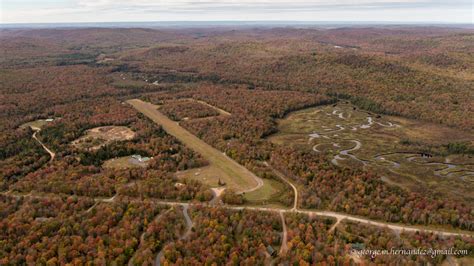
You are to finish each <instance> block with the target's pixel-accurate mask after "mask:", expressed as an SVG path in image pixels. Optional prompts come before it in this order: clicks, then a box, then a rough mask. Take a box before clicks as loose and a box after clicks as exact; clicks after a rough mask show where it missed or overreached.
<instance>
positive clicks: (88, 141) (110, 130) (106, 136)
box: [72, 126, 135, 150]
mask: <svg viewBox="0 0 474 266" xmlns="http://www.w3.org/2000/svg"><path fill="white" fill-rule="evenodd" d="M134 137H135V132H133V131H132V130H131V129H129V128H128V127H123V126H104V127H96V128H92V129H89V130H87V131H86V134H85V135H84V136H82V137H80V138H78V139H77V140H75V141H73V142H72V144H73V145H74V146H77V147H80V148H83V149H91V150H95V149H98V148H100V147H101V146H103V145H107V144H108V143H110V142H112V141H121V140H131V139H133V138H134Z"/></svg>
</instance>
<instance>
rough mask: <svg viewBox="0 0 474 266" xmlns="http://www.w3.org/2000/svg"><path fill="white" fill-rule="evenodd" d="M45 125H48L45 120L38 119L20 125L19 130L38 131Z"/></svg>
mask: <svg viewBox="0 0 474 266" xmlns="http://www.w3.org/2000/svg"><path fill="white" fill-rule="evenodd" d="M47 123H48V121H46V120H45V119H38V120H35V121H31V122H28V123H25V124H23V125H21V126H20V128H26V127H30V128H32V129H35V130H39V129H41V128H43V127H44V126H45V125H46V124H47Z"/></svg>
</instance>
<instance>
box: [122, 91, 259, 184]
mask: <svg viewBox="0 0 474 266" xmlns="http://www.w3.org/2000/svg"><path fill="white" fill-rule="evenodd" d="M127 103H129V104H130V105H132V106H133V107H134V108H135V109H137V110H138V111H139V112H141V113H143V114H144V115H145V116H147V117H148V118H150V119H151V120H153V121H154V122H155V123H157V124H160V125H161V126H162V127H163V129H164V130H166V132H168V134H170V135H172V136H174V137H176V138H177V139H179V140H180V141H181V142H182V143H184V144H185V145H186V146H188V147H189V148H191V149H193V150H194V151H196V152H198V153H200V154H201V155H202V156H203V157H204V158H206V159H207V160H208V161H209V162H210V164H211V166H212V167H215V168H218V169H219V170H220V171H219V172H222V173H223V174H225V175H227V176H224V175H223V176H222V179H223V181H225V182H226V183H227V185H228V186H229V187H231V188H234V189H236V191H237V192H241V193H242V192H250V191H254V190H256V189H258V188H260V187H261V186H262V185H263V182H262V180H261V179H260V178H258V177H257V176H255V175H254V174H253V173H252V172H250V171H249V170H248V169H247V168H245V167H243V166H242V165H240V164H238V163H237V162H235V161H234V160H232V159H231V158H229V157H227V156H226V155H224V154H223V153H222V152H220V151H218V150H217V149H215V148H213V147H212V146H210V145H209V144H207V143H205V142H204V141H202V140H201V139H199V138H198V137H196V136H194V135H193V134H191V133H190V132H189V131H187V130H186V129H184V128H182V127H181V126H180V125H179V124H178V123H177V122H174V121H172V120H170V119H169V118H168V117H166V116H165V115H163V114H162V113H160V112H159V111H158V110H157V106H156V105H153V104H151V103H147V102H144V101H141V100H138V99H133V100H129V101H127Z"/></svg>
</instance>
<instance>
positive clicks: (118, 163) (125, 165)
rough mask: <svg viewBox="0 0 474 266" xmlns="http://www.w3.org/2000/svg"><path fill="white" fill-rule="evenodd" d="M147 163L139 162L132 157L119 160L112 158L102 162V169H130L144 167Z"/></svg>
mask: <svg viewBox="0 0 474 266" xmlns="http://www.w3.org/2000/svg"><path fill="white" fill-rule="evenodd" d="M147 165H148V162H140V161H138V160H137V159H135V158H132V156H124V157H119V158H113V159H110V160H107V161H105V162H104V164H103V165H102V167H104V168H114V169H130V168H137V167H146V166H147Z"/></svg>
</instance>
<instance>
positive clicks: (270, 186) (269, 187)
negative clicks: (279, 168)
mask: <svg viewBox="0 0 474 266" xmlns="http://www.w3.org/2000/svg"><path fill="white" fill-rule="evenodd" d="M284 189H287V188H286V187H285V185H284V184H283V183H281V182H279V181H277V180H273V179H263V186H262V187H261V188H260V189H257V190H255V191H252V192H248V193H245V195H244V198H245V199H246V200H248V201H250V202H251V203H252V202H260V203H265V202H271V201H272V200H274V199H275V198H277V197H278V196H279V195H280V193H281V191H283V190H284Z"/></svg>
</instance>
